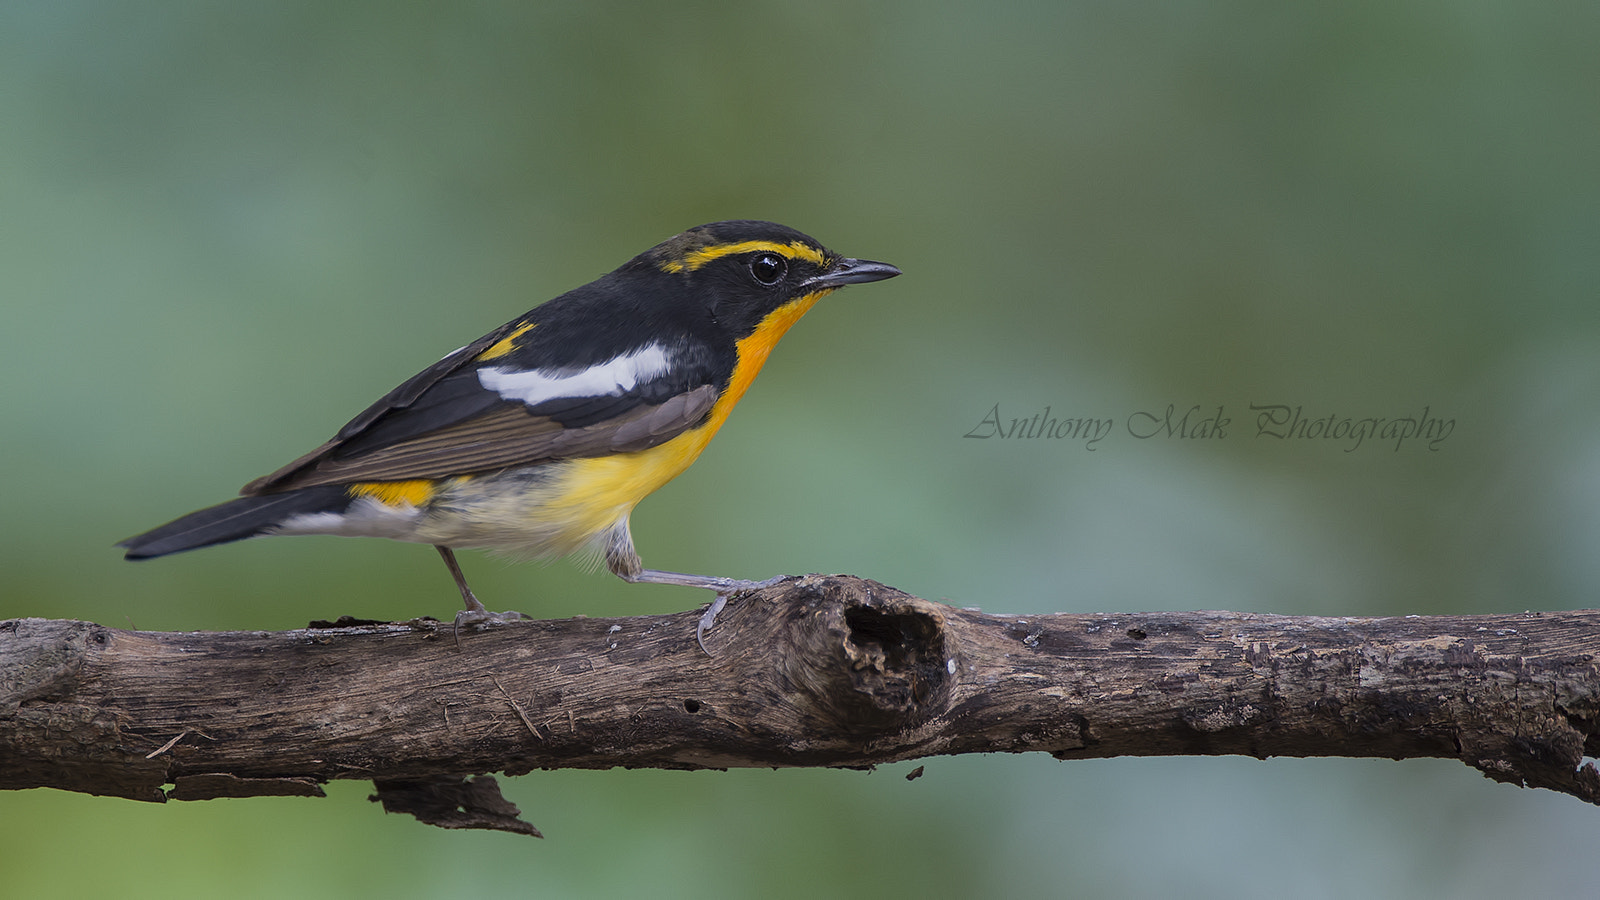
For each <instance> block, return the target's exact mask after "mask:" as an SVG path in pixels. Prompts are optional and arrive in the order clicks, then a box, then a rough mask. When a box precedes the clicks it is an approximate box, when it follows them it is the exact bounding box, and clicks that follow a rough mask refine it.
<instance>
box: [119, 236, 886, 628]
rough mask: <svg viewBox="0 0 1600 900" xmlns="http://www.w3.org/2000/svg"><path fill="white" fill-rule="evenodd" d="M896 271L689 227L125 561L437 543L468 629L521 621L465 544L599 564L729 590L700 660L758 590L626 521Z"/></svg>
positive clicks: (710, 616) (451, 360)
mask: <svg viewBox="0 0 1600 900" xmlns="http://www.w3.org/2000/svg"><path fill="white" fill-rule="evenodd" d="M899 274H900V270H899V269H897V268H895V267H894V266H891V265H889V264H887V263H880V262H871V261H867V260H860V259H850V258H847V257H842V256H839V255H838V254H836V253H834V252H832V251H831V250H828V249H827V248H825V247H823V246H822V245H821V244H819V243H817V242H816V241H815V240H813V239H812V238H810V237H807V236H806V235H804V234H801V233H800V232H798V231H795V230H794V229H791V228H786V227H784V226H782V225H776V224H773V223H771V222H751V221H737V222H717V223H713V224H710V225H702V226H700V227H698V228H691V229H689V230H688V231H685V232H684V233H682V234H680V235H678V236H676V237H674V238H672V239H670V240H668V241H666V242H664V243H662V244H659V245H657V246H655V247H653V248H651V249H649V250H646V251H645V252H644V253H641V254H639V255H638V256H636V257H634V258H633V259H631V260H629V261H628V262H627V263H624V264H623V265H622V267H621V268H618V269H617V270H616V271H614V272H611V273H610V274H608V275H605V276H602V277H601V278H599V279H597V280H595V281H592V282H590V283H589V284H586V285H584V286H583V287H580V288H578V289H576V290H573V291H569V292H567V293H565V294H562V295H561V296H559V297H557V298H555V299H554V300H551V301H549V302H547V303H545V304H543V305H542V306H538V307H536V308H534V309H533V310H532V311H530V312H528V313H527V314H526V315H523V316H519V317H518V318H516V319H513V320H512V321H510V322H507V323H506V324H504V325H502V326H500V327H499V328H497V329H495V330H494V331H492V332H490V333H489V334H487V335H484V336H483V337H481V338H479V339H478V340H476V341H474V342H472V343H471V344H468V345H467V346H465V347H462V348H461V349H459V350H456V351H455V352H453V353H451V354H449V355H448V356H446V357H445V358H444V359H441V360H439V361H438V362H437V363H434V364H433V365H432V366H429V367H428V368H426V369H424V370H423V371H422V372H420V373H418V374H417V375H415V376H414V377H412V378H411V379H410V380H408V381H406V382H405V383H404V384H402V385H400V386H399V387H397V388H395V389H394V390H392V391H390V392H389V393H388V394H387V395H386V396H384V397H383V398H382V399H381V400H379V401H378V402H376V403H374V404H372V406H370V407H368V408H367V409H366V411H364V412H362V413H361V414H360V415H358V416H356V417H355V418H354V419H351V420H350V422H349V423H348V424H346V425H345V426H344V427H343V428H341V429H339V433H338V434H336V435H334V436H333V439H332V440H330V441H328V442H327V443H325V444H323V445H322V446H320V447H318V448H316V449H315V450H312V451H311V452H310V453H307V454H306V455H304V456H302V457H300V458H299V459H297V460H295V461H294V462H291V463H289V464H288V465H286V466H284V467H283V468H281V469H279V470H278V471H276V472H273V473H272V474H270V475H267V476H265V477H262V478H257V479H256V480H255V481H252V482H250V483H249V484H247V485H245V486H244V488H243V489H242V490H241V491H240V494H241V495H242V496H240V497H239V498H238V499H235V500H230V501H228V502H226V503H222V504H220V505H217V506H212V507H209V508H207V509H202V510H200V511H198V512H193V513H190V514H189V515H187V516H184V517H182V518H180V519H177V520H176V521H173V522H170V523H168V524H166V525H162V526H161V527H159V528H156V529H153V530H151V531H147V532H145V533H144V534H141V535H138V536H136V537H131V538H128V539H127V540H125V541H122V542H121V543H120V544H119V546H121V547H124V548H126V549H127V558H128V559H146V558H150V557H155V556H164V555H166V554H168V553H176V552H178V551H180V550H192V549H194V548H197V547H206V546H210V545H212V544H221V543H226V542H228V541H236V540H239V539H241V538H247V537H256V536H258V535H272V534H334V535H347V536H357V537H385V538H392V539H395V540H401V541H414V542H417V543H422V544H432V545H434V547H435V548H437V549H438V551H439V554H440V556H442V557H443V558H444V562H445V564H446V565H447V566H448V567H449V569H450V574H451V576H452V577H453V578H454V579H455V583H456V586H457V587H458V588H459V589H460V591H461V599H462V601H463V602H464V603H465V604H466V609H464V610H463V611H462V612H461V613H460V614H459V615H458V616H457V617H456V622H457V624H458V625H461V624H480V623H485V622H493V621H499V620H502V619H506V618H520V614H519V613H491V612H488V611H487V610H486V609H485V608H484V606H483V604H482V603H480V602H478V599H477V597H475V596H473V593H472V590H471V589H470V588H469V587H468V586H467V581H466V578H465V577H464V576H463V575H462V573H461V568H460V566H459V565H458V564H457V563H456V559H455V554H454V552H453V551H454V549H455V548H458V547H473V548H482V549H490V550H497V551H503V552H507V553H510V554H514V555H518V556H532V557H543V558H551V557H556V556H563V555H566V554H569V553H588V554H591V555H592V556H594V557H598V558H601V559H604V560H605V563H606V566H607V567H608V568H609V569H610V570H611V571H612V572H614V573H616V574H617V575H618V576H619V577H621V578H622V579H623V580H624V581H629V582H649V583H654V584H677V585H685V586H688V587H698V588H706V589H709V590H712V591H715V592H717V599H716V601H715V602H714V603H713V604H712V606H711V607H710V608H709V609H708V610H707V612H706V614H705V616H704V617H703V618H702V619H701V621H700V624H699V627H698V628H697V630H696V637H697V638H701V639H702V647H703V646H704V642H703V636H704V633H705V630H706V629H707V628H709V627H710V626H711V624H712V622H713V620H714V619H715V617H716V614H717V612H718V611H719V610H720V609H721V608H722V605H723V603H724V602H726V599H727V597H728V595H729V594H730V593H733V592H735V591H738V590H743V589H747V588H751V587H756V586H759V583H756V582H747V581H739V580H735V579H731V578H717V577H709V576H701V575H687V574H682V573H678V572H663V571H658V570H655V569H646V568H644V567H643V565H642V564H641V562H640V560H639V555H638V553H637V552H636V551H635V550H634V547H633V537H632V535H631V534H630V533H629V530H628V515H629V514H630V513H632V512H633V508H634V506H635V505H636V504H638V502H639V501H640V500H643V499H644V498H645V497H646V496H647V495H649V494H650V493H651V492H652V491H655V490H656V489H657V488H660V487H661V486H662V485H664V484H666V483H667V482H668V481H670V480H672V479H673V478H674V477H676V476H677V475H678V474H679V473H680V472H682V471H683V470H684V469H687V468H688V467H689V465H690V464H691V463H693V462H694V461H695V459H696V457H698V456H699V455H700V452H701V451H702V450H704V449H705V448H706V444H708V443H709V442H710V441H711V438H712V436H713V435H715V434H716V433H717V429H719V428H721V427H722V423H723V422H724V421H726V420H727V418H728V413H729V412H731V411H732V410H733V407H734V404H736V403H738V402H739V398H740V397H742V396H744V393H745V391H746V390H748V389H749V387H750V383H751V382H752V381H753V380H754V379H755V377H756V374H757V373H758V372H760V371H761V366H762V364H763V363H765V362H766V361H767V354H769V353H770V352H771V351H772V348H773V347H774V346H775V345H776V344H777V343H778V339H779V338H781V337H783V335H784V333H785V332H787V331H788V330H789V327H790V326H792V325H793V324H794V323H795V322H796V321H797V320H798V319H799V318H800V317H801V316H802V315H804V314H805V313H806V311H807V310H809V309H811V307H812V306H813V305H814V304H815V303H816V302H817V301H818V300H819V299H821V298H822V297H823V296H825V295H827V294H829V293H831V292H832V291H834V290H835V289H837V288H840V287H843V286H845V285H847V284H860V283H863V282H869V281H881V280H883V279H885V278H893V277H894V276H896V275H899Z"/></svg>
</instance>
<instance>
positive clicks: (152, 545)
mask: <svg viewBox="0 0 1600 900" xmlns="http://www.w3.org/2000/svg"><path fill="white" fill-rule="evenodd" d="M349 504H350V497H349V495H348V494H347V493H346V492H345V489H344V487H343V486H342V485H337V484H330V485H322V486H319V487H312V488H304V489H301V490H298V491H288V492H285V493H282V494H266V495H264V496H260V497H240V498H239V499H237V500H229V501H228V502H227V503H221V504H218V505H216V506H211V507H207V508H205V509H202V510H199V511H198V512H192V513H190V514H188V515H187V516H184V517H183V518H181V519H176V520H174V521H171V522H168V523H167V524H165V525H162V526H161V527H160V528H153V529H151V530H149V531H146V532H145V533H144V534H140V535H135V536H133V537H131V538H128V539H127V540H124V541H118V542H117V546H118V547H122V548H125V549H126V550H127V551H128V552H127V555H126V558H128V559H150V558H151V557H154V556H166V555H167V554H168V553H177V552H179V551H180V550H194V549H196V548H198V547H209V546H211V545H212V544H226V543H228V542H229V541H237V540H241V539H243V538H247V537H255V536H256V535H260V534H269V533H271V532H272V531H273V530H274V529H275V528H276V527H277V526H278V525H280V524H282V523H283V522H284V520H286V519H288V518H290V517H291V516H296V515H304V514H307V513H318V512H342V511H343V510H344V508H345V507H346V506H348V505H349Z"/></svg>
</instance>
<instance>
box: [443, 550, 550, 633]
mask: <svg viewBox="0 0 1600 900" xmlns="http://www.w3.org/2000/svg"><path fill="white" fill-rule="evenodd" d="M433 549H435V550H437V551H439V556H440V557H441V558H442V559H444V564H445V568H447V569H449V570H450V577H451V578H454V579H455V580H456V587H457V588H460V589H461V602H462V603H464V604H466V609H463V610H462V611H461V612H458V613H456V630H457V631H459V630H460V629H461V626H463V625H500V624H504V623H506V622H515V621H517V620H518V619H526V618H527V616H524V615H523V614H522V613H519V612H516V611H510V612H489V610H488V609H486V608H484V605H483V604H482V603H480V602H478V598H477V597H476V596H475V595H474V594H473V593H472V588H469V587H467V577H466V576H465V575H463V574H461V565H460V564H459V563H457V562H456V554H455V551H454V550H451V549H450V548H449V547H446V546H444V545H443V544H434V545H433Z"/></svg>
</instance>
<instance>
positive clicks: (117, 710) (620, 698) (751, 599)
mask: <svg viewBox="0 0 1600 900" xmlns="http://www.w3.org/2000/svg"><path fill="white" fill-rule="evenodd" d="M698 617H699V613H698V612H686V613H681V614H677V615H670V616H636V617H629V618H619V619H589V618H578V619H565V620H559V621H529V622H522V623H514V624H510V625H504V626H498V627H493V628H488V629H484V630H478V631H466V630H464V631H462V632H461V634H460V635H459V636H457V635H455V634H453V632H452V629H451V627H450V626H448V625H441V624H440V623H435V622H431V621H430V622H421V623H407V624H378V623H360V624H348V625H345V626H343V627H312V628H305V629H300V630H296V631H287V632H224V633H156V632H138V631H124V630H120V629H114V628H106V627H104V626H100V625H95V624H90V623H86V622H76V621H63V620H43V619H15V620H10V621H5V622H0V760H3V761H4V765H3V767H0V788H6V789H18V788H29V787H39V786H50V787H56V788H61V789H64V790H72V791H81V792H86V793H91V794H103V795H113V796H119V797H130V798H133V799H138V800H152V801H162V800H166V799H169V798H170V799H205V798H210V797H219V796H252V795H262V794H302V795H317V794H320V793H321V790H320V788H319V785H320V784H321V783H323V782H326V781H328V780H331V779H335V778H361V779H373V780H374V782H375V783H376V784H377V785H378V788H379V791H378V796H377V797H375V798H374V799H379V800H382V801H383V802H384V803H385V805H386V806H387V807H388V808H390V809H392V810H395V811H406V812H411V813H413V814H416V815H418V816H419V818H422V819H424V820H425V821H430V822H433V823H434V824H440V825H445V826H446V827H491V828H505V829H509V830H515V831H521V832H523V833H531V834H536V833H537V832H536V831H534V830H533V829H532V827H531V826H528V825H526V824H525V823H522V822H521V821H520V820H519V819H518V818H517V811H516V809H515V807H512V806H510V804H507V803H505V801H504V800H502V799H500V797H499V794H498V791H497V790H496V789H495V786H494V782H493V779H492V778H490V777H488V776H484V777H480V778H475V779H468V778H466V776H471V775H475V774H478V773H488V772H497V771H504V772H506V773H507V774H512V775H518V774H523V773H526V772H529V771H532V770H533V769H536V768H609V767H612V766H628V767H658V768H686V769H694V768H727V767H732V766H852V767H855V766H871V765H874V764H878V763H886V762H892V761H897V760H905V759H914V758H918V757H925V756H933V755H939V754H953V753H992V752H1024V751H1041V752H1047V753H1050V754H1052V755H1054V756H1055V757H1057V758H1059V759H1084V758H1091V757H1109V756H1125V755H1135V756H1165V755H1193V754H1200V755H1214V754H1244V755H1249V756H1256V757H1263V758H1264V757H1268V756H1357V757H1387V758H1393V759H1402V758H1410V757H1446V758H1453V759H1459V760H1461V761H1462V762H1464V763H1466V764H1467V765H1470V766H1473V767H1474V768H1477V769H1479V770H1480V771H1482V772H1483V773H1484V774H1486V775H1487V776H1489V777H1490V778H1493V779H1495V780H1497V781H1504V782H1510V783H1513V784H1520V785H1525V786H1530V787H1542V788H1548V789H1550V790H1556V791H1561V792H1563V793H1567V794H1571V795H1573V796H1575V797H1578V798H1580V799H1583V800H1586V801H1588V802H1590V803H1600V773H1597V771H1596V768H1595V766H1594V764H1593V760H1592V759H1589V758H1592V757H1595V756H1600V666H1597V663H1600V612H1596V611H1581V612H1568V613H1523V614H1520V615H1500V616H1406V617H1403V618H1312V617H1304V616H1274V615H1255V614H1244V613H1228V612H1167V613H1141V614H1124V615H1067V614H1057V615H1043V616H1006V615H988V614H983V613H980V612H976V611H973V610H961V609H954V608H952V607H949V606H945V605H942V604H938V603H933V602H930V601H927V600H922V599H919V598H916V597H912V596H909V595H907V594H904V593H901V592H900V591H897V590H895V589H893V588H889V587H885V586H884V585H881V584H877V583H875V582H871V581H865V580H862V579H857V578H852V577H844V576H807V577H803V578H792V579H789V580H787V581H785V582H783V583H781V584H778V585H775V586H773V587H771V588H767V589H765V590H763V591H759V592H755V593H752V594H749V595H746V596H744V597H742V598H736V599H735V600H734V601H733V602H731V603H730V604H729V606H728V608H727V610H726V611H724V613H723V615H722V618H721V619H720V620H719V621H718V625H717V627H716V629H715V630H714V631H713V632H711V633H710V635H708V642H709V644H710V646H711V648H712V650H713V652H714V653H715V654H716V655H715V656H714V657H708V656H706V655H705V654H703V653H701V652H700V650H699V648H698V647H697V646H696V644H695V640H694V625H695V622H696V620H697V619H698ZM458 638H459V646H458Z"/></svg>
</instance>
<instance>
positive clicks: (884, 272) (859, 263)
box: [801, 258, 900, 289]
mask: <svg viewBox="0 0 1600 900" xmlns="http://www.w3.org/2000/svg"><path fill="white" fill-rule="evenodd" d="M899 274H900V270H899V269H897V268H895V267H894V266H891V265H889V264H888V263H881V262H873V261H872V260H870V259H849V258H844V259H836V260H834V261H833V265H831V266H829V267H828V268H827V269H826V270H824V271H823V272H822V274H820V275H817V276H816V277H814V278H810V279H807V280H806V281H805V282H804V283H803V284H802V285H801V287H804V288H818V289H821V288H830V289H831V288H838V287H844V286H845V285H847V284H866V283H867V282H869V281H882V280H884V279H885V278H893V277H895V276H896V275H899Z"/></svg>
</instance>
